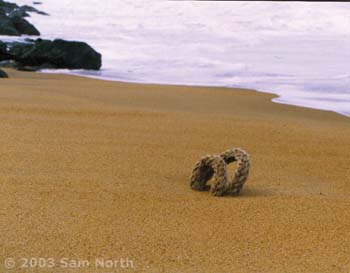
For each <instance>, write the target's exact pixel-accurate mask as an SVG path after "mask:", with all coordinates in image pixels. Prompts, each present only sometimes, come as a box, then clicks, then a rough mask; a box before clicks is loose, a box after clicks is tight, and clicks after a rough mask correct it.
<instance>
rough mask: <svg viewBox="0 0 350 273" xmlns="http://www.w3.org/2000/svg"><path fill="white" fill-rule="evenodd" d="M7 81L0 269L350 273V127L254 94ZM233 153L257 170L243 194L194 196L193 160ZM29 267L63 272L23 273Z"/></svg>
mask: <svg viewBox="0 0 350 273" xmlns="http://www.w3.org/2000/svg"><path fill="white" fill-rule="evenodd" d="M7 72H8V73H9V75H10V77H11V78H10V79H1V80H0V120H1V122H0V131H1V134H0V188H1V198H0V219H1V221H0V230H1V232H0V245H1V248H0V262H1V265H0V271H1V272H45V273H46V272H74V273H80V272H85V273H90V272H91V273H92V272H101V273H102V272H103V273H107V272H148V273H157V272H166V273H197V272H198V273H216V272H218V273H231V272H232V273H233V272H247V273H248V272H249V273H250V272H279V273H282V272H283V273H285V272H291V273H292V272H293V273H296V272H332V273H333V272H350V209H349V207H350V167H349V162H350V120H349V118H347V117H344V116H340V115H338V114H335V113H331V112H326V111H317V110H311V109H305V108H301V107H294V106H287V105H281V104H276V103H272V102H271V99H272V98H273V97H274V95H270V94H263V93H257V92H255V91H250V90H240V89H228V88H207V87H184V86H164V85H143V84H127V83H118V82H108V81H100V80H94V79H86V78H80V77H75V76H64V75H54V74H39V73H37V74H34V73H24V72H15V71H12V70H7ZM232 147H241V148H244V149H246V150H247V151H248V152H249V154H250V155H251V158H252V161H253V166H252V170H251V175H250V177H249V180H248V182H247V184H246V186H245V188H244V190H243V192H242V195H241V196H239V197H231V196H227V197H222V198H218V197H212V196H210V195H209V194H208V192H196V191H192V190H191V189H190V188H189V175H190V173H191V170H192V167H193V165H194V164H195V162H196V161H197V160H198V159H199V158H200V157H201V156H203V155H205V154H215V153H221V152H223V151H225V150H226V149H229V148H232ZM234 167H235V166H234V165H232V166H231V168H230V171H231V173H233V170H234ZM8 257H10V258H14V259H15V261H16V262H17V264H16V268H15V269H5V265H4V263H3V261H5V259H6V258H8ZM30 257H44V258H53V259H54V262H55V264H56V266H55V267H54V268H43V269H40V271H38V268H32V269H30V268H20V266H21V265H23V263H24V262H23V261H22V260H20V259H21V258H30ZM63 258H67V259H71V260H73V261H77V260H88V261H90V265H88V266H86V267H85V268H84V267H82V266H80V267H78V268H74V267H72V266H70V268H64V263H63V264H62V259H63ZM96 258H103V259H106V260H107V259H112V260H118V261H120V259H121V258H125V259H129V262H128V263H127V264H124V268H121V264H120V266H118V265H115V266H114V267H113V268H101V267H99V268H96V265H95V259H96ZM130 261H132V263H131V262H130ZM71 265H72V264H71ZM132 266H133V267H132ZM6 270H7V271H6Z"/></svg>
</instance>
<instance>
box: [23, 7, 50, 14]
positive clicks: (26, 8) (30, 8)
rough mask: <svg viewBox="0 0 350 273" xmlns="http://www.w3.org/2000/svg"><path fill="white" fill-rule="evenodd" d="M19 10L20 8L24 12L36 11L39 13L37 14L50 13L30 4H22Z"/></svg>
mask: <svg viewBox="0 0 350 273" xmlns="http://www.w3.org/2000/svg"><path fill="white" fill-rule="evenodd" d="M18 10H20V11H22V12H24V13H27V12H34V13H37V14H40V15H49V14H47V13H46V12H43V11H40V10H37V9H36V8H34V7H31V6H28V5H24V6H21V7H20V8H19V9H18Z"/></svg>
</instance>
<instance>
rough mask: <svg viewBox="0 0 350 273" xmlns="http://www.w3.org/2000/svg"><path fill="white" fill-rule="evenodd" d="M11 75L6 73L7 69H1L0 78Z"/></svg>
mask: <svg viewBox="0 0 350 273" xmlns="http://www.w3.org/2000/svg"><path fill="white" fill-rule="evenodd" d="M8 77H9V76H8V75H7V74H6V72H5V71H3V70H1V69H0V78H8Z"/></svg>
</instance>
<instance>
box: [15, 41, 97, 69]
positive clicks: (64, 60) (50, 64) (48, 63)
mask: <svg viewBox="0 0 350 273" xmlns="http://www.w3.org/2000/svg"><path fill="white" fill-rule="evenodd" d="M9 54H10V55H11V59H13V60H15V61H16V62H18V63H19V64H20V65H22V67H34V68H35V69H44V68H68V69H91V70H98V69H100V68H101V62H102V61H101V54H100V53H98V52H96V51H95V50H94V49H93V48H92V47H90V46H89V45H88V44H86V43H84V42H76V41H64V40H59V39H58V40H54V41H50V40H42V39H37V40H36V41H35V42H34V43H30V42H29V43H19V42H15V43H12V44H11V46H10V49H9Z"/></svg>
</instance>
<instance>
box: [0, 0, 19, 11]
mask: <svg viewBox="0 0 350 273" xmlns="http://www.w3.org/2000/svg"><path fill="white" fill-rule="evenodd" d="M17 8H19V6H18V5H16V4H14V3H9V2H5V1H3V0H0V10H2V11H4V12H5V13H10V12H11V11H13V10H15V9H17Z"/></svg>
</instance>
